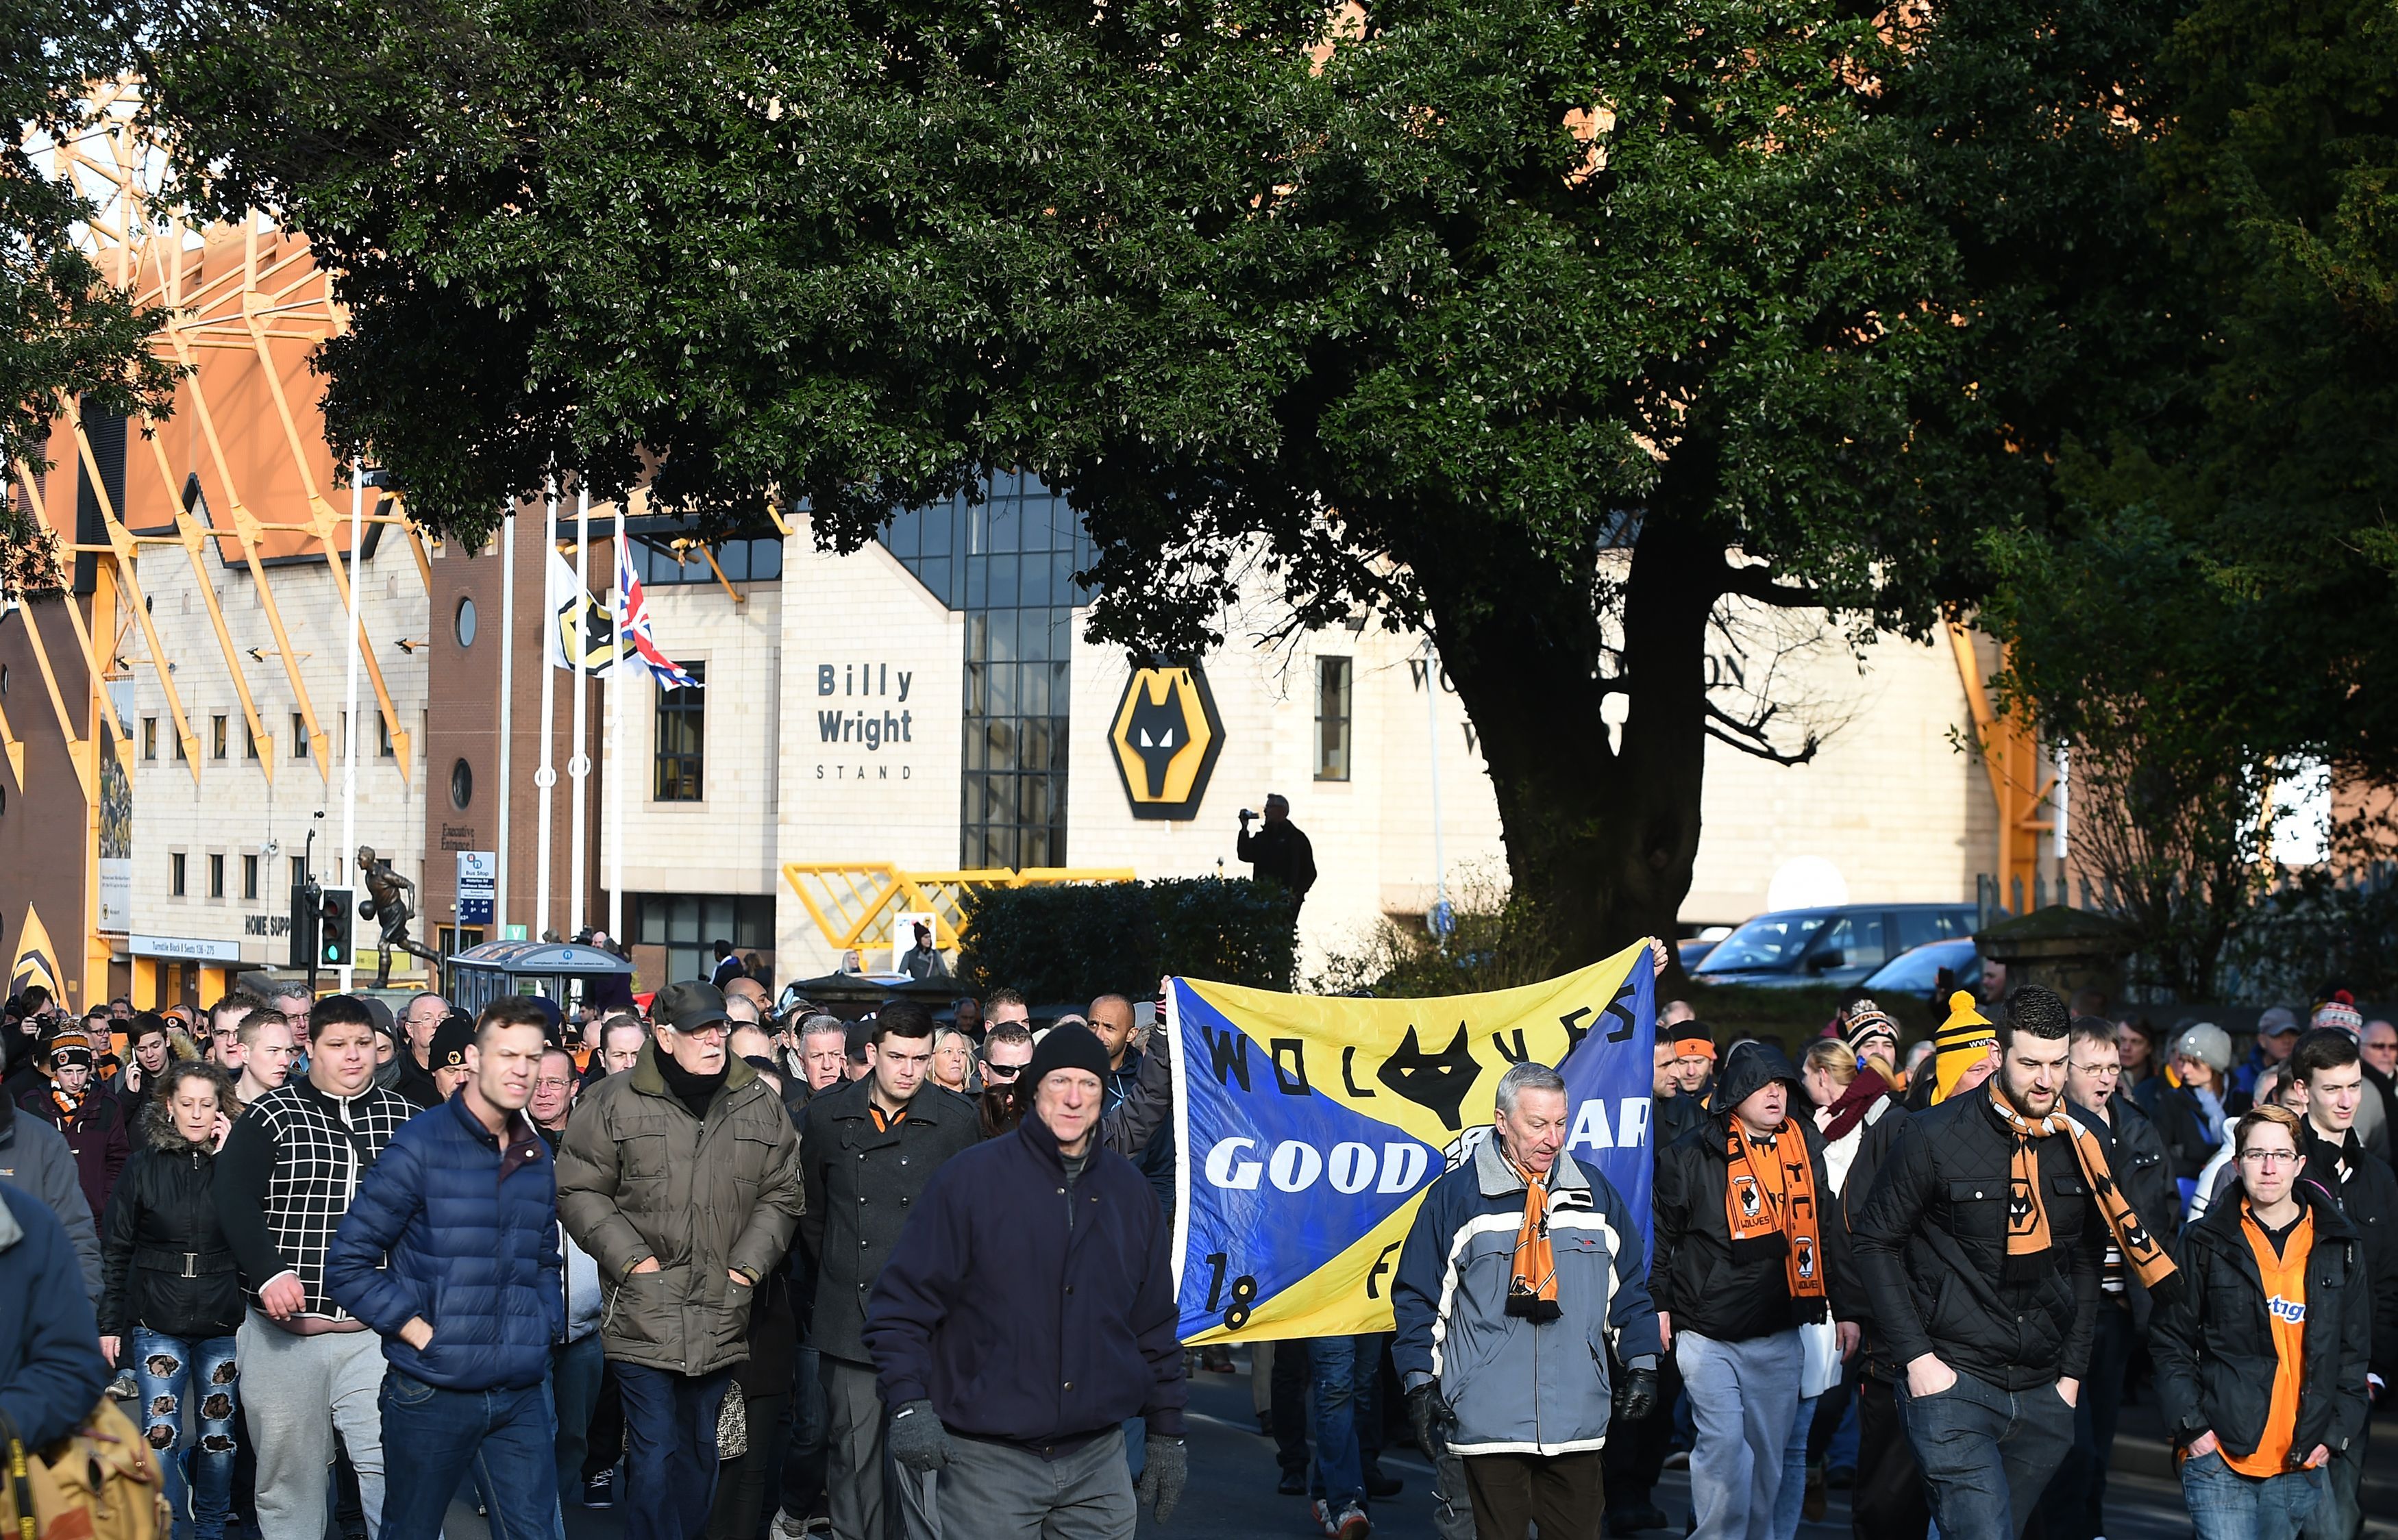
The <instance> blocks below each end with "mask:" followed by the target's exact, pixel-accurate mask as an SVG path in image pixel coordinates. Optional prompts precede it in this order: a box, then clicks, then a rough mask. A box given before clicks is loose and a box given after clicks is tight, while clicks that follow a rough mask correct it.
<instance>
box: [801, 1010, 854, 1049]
mask: <svg viewBox="0 0 2398 1540" xmlns="http://www.w3.org/2000/svg"><path fill="white" fill-rule="evenodd" d="M826 1037H831V1038H841V1039H842V1042H843V1043H847V1042H848V1040H849V1024H848V1023H846V1022H844V1021H842V1019H841V1018H840V1017H839V1016H836V1015H833V1014H832V1013H831V1012H829V1011H817V1012H816V1013H815V1015H813V1016H810V1017H808V1018H806V1019H805V1020H803V1021H802V1022H801V1023H800V1040H801V1041H802V1042H805V1041H807V1040H808V1039H809V1038H826Z"/></svg>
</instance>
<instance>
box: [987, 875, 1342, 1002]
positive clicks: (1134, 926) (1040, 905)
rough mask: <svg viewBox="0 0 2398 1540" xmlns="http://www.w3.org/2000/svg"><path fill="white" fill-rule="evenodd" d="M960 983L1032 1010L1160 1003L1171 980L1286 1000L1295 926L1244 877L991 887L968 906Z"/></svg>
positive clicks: (1265, 890)
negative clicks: (1100, 1002)
mask: <svg viewBox="0 0 2398 1540" xmlns="http://www.w3.org/2000/svg"><path fill="white" fill-rule="evenodd" d="M965 914H966V927H965V931H966V934H965V941H964V944H963V947H962V948H961V950H960V952H959V956H958V972H959V974H960V976H961V977H963V979H964V980H965V981H966V982H967V983H968V984H971V985H972V986H973V987H974V988H975V990H976V991H977V993H988V992H989V991H990V990H992V989H996V988H998V987H1000V986H1002V985H1005V986H1007V987H1009V988H1012V989H1014V990H1016V991H1017V992H1018V993H1019V994H1021V995H1022V996H1023V997H1024V998H1026V999H1028V1000H1031V1001H1033V1002H1035V1003H1036V1004H1058V1003H1060V1002H1071V1003H1072V1004H1074V1005H1075V1006H1076V1007H1077V1008H1078V1009H1079V1008H1080V1006H1081V1005H1083V1004H1084V1003H1086V1002H1088V1001H1089V1000H1090V998H1091V997H1093V996H1094V995H1104V994H1110V993H1113V994H1122V995H1129V996H1131V997H1132V998H1135V999H1141V998H1148V997H1152V996H1154V995H1155V993H1156V991H1157V981H1158V980H1159V979H1161V978H1163V977H1165V975H1166V974H1168V973H1180V974H1186V975H1188V976H1190V977H1192V978H1200V979H1213V980H1216V981H1218V982H1219V983H1223V984H1249V985H1252V986H1254V987H1256V988H1260V989H1286V990H1287V989H1288V988H1290V987H1291V976H1292V971H1293V969H1294V966H1295V961H1296V957H1297V953H1298V943H1299V938H1298V928H1297V917H1296V916H1295V915H1294V914H1293V913H1292V910H1291V905H1290V900H1289V898H1288V896H1287V895H1286V894H1285V893H1284V892H1283V891H1282V890H1281V889H1280V888H1278V887H1275V886H1273V885H1271V884H1260V883H1256V882H1252V881H1250V880H1248V879H1247V878H1246V877H1165V878H1161V879H1159V880H1156V881H1152V882H1095V883H1075V884H1071V885H1061V886H1058V887H1043V888H987V889H981V890H977V891H972V892H970V893H968V895H967V896H966V900H965Z"/></svg>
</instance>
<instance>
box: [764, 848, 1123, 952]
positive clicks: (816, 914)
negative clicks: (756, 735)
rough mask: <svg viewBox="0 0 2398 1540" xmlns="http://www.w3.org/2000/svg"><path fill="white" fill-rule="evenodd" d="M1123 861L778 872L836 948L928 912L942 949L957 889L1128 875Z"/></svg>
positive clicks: (796, 864)
mask: <svg viewBox="0 0 2398 1540" xmlns="http://www.w3.org/2000/svg"><path fill="white" fill-rule="evenodd" d="M1133 879H1134V878H1133V870H1132V868H1131V867H1129V866H1027V867H1025V868H1024V869H1023V870H1022V871H1011V870H1009V869H1008V868H1006V867H1004V866H991V867H985V868H982V869H980V870H977V871H958V872H903V871H901V870H900V869H899V868H898V867H896V866H895V865H893V864H890V863H889V862H880V861H793V862H788V863H786V864H784V867H783V880H784V881H786V882H788V883H789V884H790V885H791V891H793V892H795V893H797V894H799V895H800V902H801V903H802V904H805V905H806V906H807V911H808V917H809V918H811V919H813V920H815V922H816V930H817V931H819V932H820V933H821V934H822V935H823V936H824V938H825V943H826V944H827V945H829V946H830V947H831V948H832V949H833V950H834V951H836V952H846V951H848V950H849V949H850V948H851V947H854V946H887V945H889V944H891V930H892V927H893V926H894V925H896V923H897V922H898V918H899V917H900V916H901V915H903V914H926V913H929V914H930V915H931V916H932V917H933V944H934V945H936V946H937V947H940V948H942V949H943V950H947V949H949V948H950V947H953V946H955V945H957V944H958V941H959V938H960V937H962V936H963V934H964V933H965V924H964V920H965V895H966V894H967V892H968V891H971V890H973V889H976V888H1039V887H1047V886H1050V885H1053V884H1056V883H1060V882H1130V881H1132V880H1133Z"/></svg>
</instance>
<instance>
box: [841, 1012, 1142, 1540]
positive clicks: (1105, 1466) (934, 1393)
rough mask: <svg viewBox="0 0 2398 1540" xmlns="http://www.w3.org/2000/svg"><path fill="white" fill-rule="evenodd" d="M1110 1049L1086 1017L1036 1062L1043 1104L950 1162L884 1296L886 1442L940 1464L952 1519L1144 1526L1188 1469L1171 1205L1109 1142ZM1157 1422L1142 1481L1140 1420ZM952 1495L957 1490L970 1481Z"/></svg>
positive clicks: (1041, 1526) (1080, 1528)
mask: <svg viewBox="0 0 2398 1540" xmlns="http://www.w3.org/2000/svg"><path fill="white" fill-rule="evenodd" d="M1107 1074H1108V1053H1107V1050H1105V1049H1104V1048H1102V1047H1100V1046H1099V1040H1098V1038H1096V1037H1094V1036H1092V1034H1091V1032H1090V1029H1089V1028H1087V1027H1084V1026H1079V1025H1074V1024H1068V1025H1065V1026H1060V1027H1058V1028H1056V1029H1055V1030H1053V1031H1052V1032H1051V1033H1050V1034H1049V1035H1048V1036H1047V1037H1046V1038H1043V1039H1042V1041H1041V1045H1040V1047H1038V1048H1037V1049H1035V1050H1034V1051H1033V1053H1032V1062H1031V1064H1030V1065H1026V1066H1025V1076H1024V1078H1025V1080H1026V1081H1028V1082H1030V1083H1031V1086H1032V1088H1033V1101H1032V1110H1031V1112H1030V1113H1029V1114H1027V1115H1026V1117H1025V1118H1024V1120H1023V1121H1022V1122H1021V1123H1019V1124H1017V1127H1016V1129H1015V1131H1014V1132H1010V1133H1006V1134H1003V1135H1001V1136H1000V1137H999V1138H996V1139H991V1140H987V1141H985V1142H984V1143H982V1144H979V1145H976V1146H975V1147H973V1148H972V1149H969V1150H965V1151H963V1153H961V1154H958V1155H954V1156H951V1157H950V1158H949V1159H948V1160H947V1161H946V1162H944V1163H943V1164H942V1166H941V1169H940V1170H939V1171H938V1172H936V1173H935V1174H934V1177H933V1180H932V1182H931V1184H930V1185H927V1186H926V1187H925V1189H924V1192H923V1197H922V1199H919V1200H918V1201H917V1203H916V1204H915V1205H914V1208H915V1212H914V1213H913V1214H912V1215H911V1216H910V1217H909V1221H908V1224H907V1226H906V1227H905V1228H904V1229H903V1230H901V1232H900V1235H899V1243H898V1245H897V1246H896V1247H895V1248H894V1249H893V1251H892V1252H891V1260H890V1261H889V1262H887V1263H886V1264H884V1265H883V1268H882V1277H881V1279H879V1280H878V1281H877V1282H876V1284H875V1288H874V1293H873V1296H872V1298H871V1300H870V1301H869V1306H868V1309H867V1316H866V1332H865V1336H866V1346H867V1349H868V1351H869V1352H870V1353H872V1354H873V1356H874V1364H875V1369H876V1371H877V1375H878V1384H879V1387H880V1389H881V1391H882V1402H883V1404H884V1405H885V1406H888V1407H891V1408H892V1409H893V1411H892V1416H891V1428H890V1434H889V1444H888V1447H889V1449H890V1451H891V1456H892V1458H893V1459H895V1460H897V1461H898V1462H899V1463H900V1464H901V1465H903V1466H907V1467H908V1468H909V1469H910V1470H914V1471H918V1472H924V1471H939V1472H940V1473H941V1474H940V1478H939V1481H938V1498H937V1500H938V1503H939V1506H940V1507H942V1508H945V1509H947V1510H948V1512H947V1515H946V1517H945V1520H944V1525H943V1533H950V1534H968V1533H970V1534H972V1535H973V1536H975V1540H1132V1533H1133V1526H1134V1522H1135V1519H1136V1516H1137V1514H1138V1505H1139V1504H1140V1503H1144V1502H1153V1503H1154V1504H1155V1505H1156V1511H1157V1520H1158V1522H1160V1523H1164V1522H1165V1520H1166V1519H1167V1517H1168V1516H1169V1515H1171V1514H1172V1513H1173V1511H1174V1506H1175V1504H1176V1503H1177V1502H1178V1501H1179V1499H1180V1497H1181V1495H1182V1482H1183V1478H1184V1475H1185V1465H1184V1458H1185V1456H1184V1453H1183V1448H1182V1408H1183V1404H1184V1402H1185V1401H1186V1400H1187V1399H1189V1387H1188V1386H1186V1385H1185V1384H1184V1383H1183V1379H1182V1346H1181V1344H1180V1342H1179V1341H1178V1340H1177V1337H1176V1332H1175V1301H1174V1276H1173V1266H1172V1263H1171V1260H1170V1258H1169V1257H1168V1255H1167V1248H1166V1234H1165V1216H1164V1215H1163V1214H1161V1213H1160V1212H1158V1207H1157V1199H1156V1197H1155V1196H1154V1195H1153V1194H1152V1192H1151V1191H1150V1188H1149V1183H1148V1182H1147V1180H1146V1179H1145V1178H1143V1177H1142V1176H1141V1174H1140V1172H1139V1171H1138V1169H1136V1168H1135V1167H1134V1165H1133V1163H1132V1162H1131V1161H1129V1160H1127V1159H1125V1158H1124V1157H1123V1156H1121V1155H1118V1154H1117V1153H1116V1152H1115V1151H1113V1150H1111V1149H1109V1148H1108V1147H1107V1146H1106V1145H1103V1144H1102V1143H1100V1141H1099V1139H1098V1126H1099V1117H1100V1113H1101V1111H1102V1109H1103V1107H1104V1105H1105V1102H1104V1098H1105V1091H1104V1090H1103V1087H1104V1084H1105V1082H1106V1079H1107ZM1136 1416H1137V1417H1140V1418H1142V1419H1144V1420H1145V1422H1146V1424H1147V1427H1148V1439H1147V1443H1146V1447H1145V1450H1144V1453H1145V1456H1146V1460H1147V1463H1146V1465H1145V1466H1143V1468H1142V1470H1141V1476H1140V1482H1139V1486H1138V1493H1136V1489H1135V1487H1134V1483H1133V1480H1132V1469H1131V1466H1130V1465H1129V1464H1128V1463H1127V1461H1126V1458H1125V1440H1124V1435H1123V1433H1122V1431H1121V1429H1122V1426H1123V1424H1124V1422H1125V1419H1126V1418H1129V1417H1136ZM953 1494H954V1495H953Z"/></svg>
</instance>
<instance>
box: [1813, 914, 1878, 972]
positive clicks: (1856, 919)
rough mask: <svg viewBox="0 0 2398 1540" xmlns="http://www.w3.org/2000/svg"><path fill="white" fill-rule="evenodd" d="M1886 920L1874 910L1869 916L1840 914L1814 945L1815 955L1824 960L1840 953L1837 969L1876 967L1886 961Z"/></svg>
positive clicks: (1828, 964)
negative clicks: (1820, 939) (1828, 956)
mask: <svg viewBox="0 0 2398 1540" xmlns="http://www.w3.org/2000/svg"><path fill="white" fill-rule="evenodd" d="M1888 918H1889V917H1887V916H1885V915H1883V914H1882V913H1881V912H1880V911H1879V910H1876V911H1874V912H1872V913H1870V914H1862V915H1842V916H1841V917H1839V919H1837V920H1835V921H1833V922H1832V928H1831V929H1830V930H1829V931H1825V933H1824V939H1823V940H1822V941H1820V942H1818V943H1817V944H1816V945H1815V955H1816V956H1818V957H1825V956H1827V955H1828V954H1830V953H1833V952H1838V953H1839V954H1840V960H1839V963H1837V964H1830V963H1827V964H1826V966H1837V967H1840V968H1879V967H1880V966H1881V965H1882V964H1883V963H1885V962H1888V961H1889V960H1890V952H1891V949H1890V944H1889V940H1890V938H1889V931H1888V930H1887V929H1886V926H1887V922H1888Z"/></svg>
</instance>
